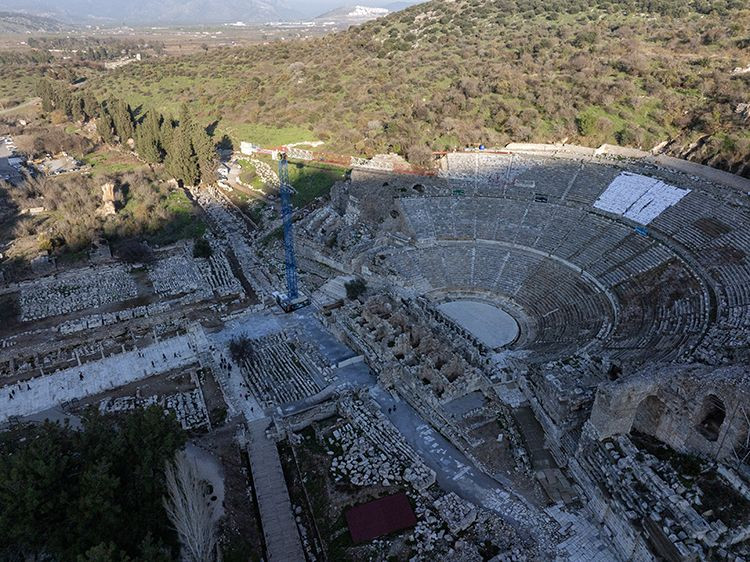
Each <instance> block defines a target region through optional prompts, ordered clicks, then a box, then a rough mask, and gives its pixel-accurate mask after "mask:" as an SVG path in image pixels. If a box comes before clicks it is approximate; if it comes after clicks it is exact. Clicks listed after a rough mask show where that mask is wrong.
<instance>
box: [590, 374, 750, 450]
mask: <svg viewBox="0 0 750 562" xmlns="http://www.w3.org/2000/svg"><path fill="white" fill-rule="evenodd" d="M749 379H750V376H749V375H748V373H747V371H746V369H745V368H744V367H725V368H719V369H716V368H712V367H709V366H704V365H691V366H667V367H664V366H658V365H657V366H650V367H647V368H645V369H643V370H642V371H641V372H640V373H639V374H638V375H637V376H634V377H631V378H628V379H626V380H624V381H621V382H620V381H618V382H614V383H607V384H604V385H602V386H600V387H599V390H598V392H597V395H596V399H595V401H594V407H593V410H592V414H591V423H592V424H593V426H594V427H595V428H596V430H597V432H598V433H599V434H600V435H601V436H602V438H605V437H609V436H612V435H617V434H626V433H628V432H629V431H630V430H631V428H633V427H635V429H637V430H638V431H641V432H643V433H647V434H649V435H652V436H654V437H656V438H657V439H659V440H660V441H663V442H664V443H666V444H668V445H669V446H670V447H672V448H674V449H676V450H677V451H681V452H686V453H696V454H703V455H707V456H711V457H715V458H718V459H722V458H731V457H733V456H737V455H741V454H743V451H744V449H745V448H746V446H747V439H748V437H747V436H748V409H749V408H750V380H749ZM746 460H747V459H745V461H746Z"/></svg>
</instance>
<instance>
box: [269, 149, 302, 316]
mask: <svg viewBox="0 0 750 562" xmlns="http://www.w3.org/2000/svg"><path fill="white" fill-rule="evenodd" d="M279 183H280V191H281V218H282V219H283V222H284V267H285V269H286V295H282V294H280V293H274V297H275V298H276V302H277V303H279V305H280V306H281V307H282V308H283V309H284V310H285V311H287V312H291V311H292V310H296V309H298V308H301V307H303V306H305V305H306V304H308V303H309V302H310V301H309V300H308V299H307V297H304V296H302V297H301V296H300V294H299V289H298V287H297V259H296V257H295V256H294V232H293V227H292V191H293V190H292V185H291V184H290V183H289V164H288V162H287V159H286V153H284V152H282V153H281V154H280V158H279Z"/></svg>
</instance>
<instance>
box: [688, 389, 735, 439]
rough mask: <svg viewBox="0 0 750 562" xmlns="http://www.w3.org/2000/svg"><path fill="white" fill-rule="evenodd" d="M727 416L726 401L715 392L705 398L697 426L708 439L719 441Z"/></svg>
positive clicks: (699, 431)
mask: <svg viewBox="0 0 750 562" xmlns="http://www.w3.org/2000/svg"><path fill="white" fill-rule="evenodd" d="M726 417H727V409H726V406H725V405H724V401H723V400H722V399H721V398H719V397H718V396H716V395H715V394H708V395H706V397H705V398H704V399H703V404H702V406H701V409H700V412H699V415H698V424H697V425H696V427H695V428H696V429H697V430H698V433H700V434H701V435H703V437H705V438H706V439H707V440H708V441H717V440H718V439H719V434H720V433H721V426H722V425H723V424H724V420H725V419H726Z"/></svg>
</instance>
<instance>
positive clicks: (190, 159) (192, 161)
mask: <svg viewBox="0 0 750 562" xmlns="http://www.w3.org/2000/svg"><path fill="white" fill-rule="evenodd" d="M165 164H166V167H167V171H168V172H169V173H170V174H171V175H172V176H173V177H174V178H175V179H178V180H182V182H183V183H184V184H186V185H195V184H196V183H198V178H199V177H200V169H199V168H198V158H197V157H196V156H195V151H194V150H193V143H192V141H191V140H190V134H189V131H188V130H187V128H186V127H184V126H183V125H182V124H180V126H179V127H177V128H176V129H174V132H173V135H172V142H171V143H170V145H169V152H168V153H167V158H166V160H165Z"/></svg>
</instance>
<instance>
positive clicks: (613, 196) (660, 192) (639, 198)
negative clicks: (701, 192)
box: [594, 172, 690, 224]
mask: <svg viewBox="0 0 750 562" xmlns="http://www.w3.org/2000/svg"><path fill="white" fill-rule="evenodd" d="M688 193H690V190H689V189H681V188H679V187H675V186H673V185H669V184H667V183H664V182H663V181H661V180H659V179H655V178H650V177H648V176H642V175H640V174H631V173H629V172H622V173H621V174H620V175H619V176H617V177H616V178H615V179H614V180H613V181H612V183H611V184H609V187H608V188H607V189H606V190H605V191H604V193H602V194H601V195H600V196H599V198H598V199H597V200H596V201H595V202H594V207H596V208H597V209H601V210H602V211H607V212H610V213H614V214H617V215H622V216H624V217H625V218H628V219H630V220H633V221H635V222H638V223H640V224H649V223H650V222H651V221H652V220H654V219H655V218H656V217H658V216H659V215H660V214H661V213H662V212H664V211H665V210H666V209H668V208H669V207H671V206H672V205H675V204H676V203H677V202H678V201H679V200H680V199H682V198H683V197H685V195H687V194H688Z"/></svg>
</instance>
